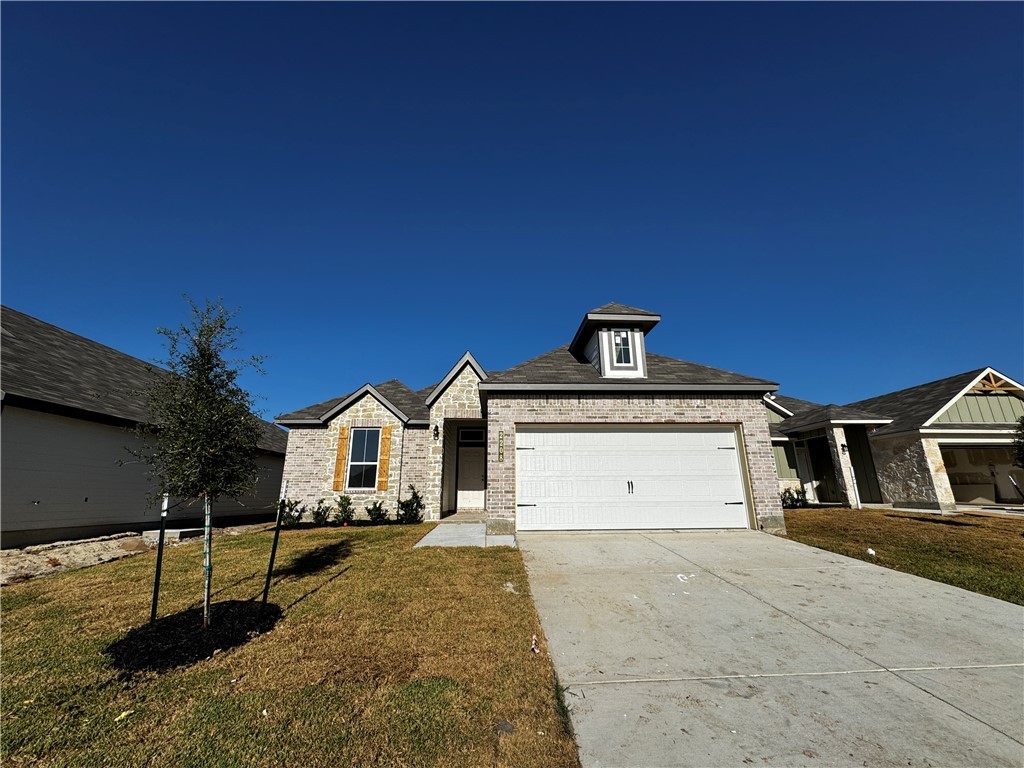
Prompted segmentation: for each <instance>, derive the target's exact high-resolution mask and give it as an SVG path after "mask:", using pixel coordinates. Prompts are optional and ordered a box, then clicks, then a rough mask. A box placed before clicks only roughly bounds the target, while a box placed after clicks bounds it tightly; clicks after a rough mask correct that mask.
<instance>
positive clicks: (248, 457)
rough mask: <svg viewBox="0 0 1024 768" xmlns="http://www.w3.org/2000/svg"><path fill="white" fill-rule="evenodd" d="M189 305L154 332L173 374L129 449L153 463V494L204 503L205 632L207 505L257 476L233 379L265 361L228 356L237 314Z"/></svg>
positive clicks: (243, 401)
mask: <svg viewBox="0 0 1024 768" xmlns="http://www.w3.org/2000/svg"><path fill="white" fill-rule="evenodd" d="M187 300H188V303H189V305H190V307H191V309H192V317H191V319H190V321H189V322H188V323H187V324H183V325H181V326H180V327H179V328H178V329H176V330H174V329H168V328H160V329H158V332H159V333H160V334H161V335H163V336H165V337H166V342H165V346H166V359H165V360H162V361H161V364H162V365H163V367H165V368H166V369H167V370H168V371H169V372H170V374H169V375H166V376H161V377H159V378H158V380H157V381H156V383H155V384H153V385H152V386H151V387H150V388H149V389H148V390H146V392H145V395H146V398H147V401H148V405H149V416H150V418H149V421H148V422H147V423H146V424H143V425H141V426H140V427H139V428H138V429H137V430H136V431H137V434H139V435H140V436H141V437H142V438H143V442H142V446H141V447H140V448H138V449H131V448H130V449H129V452H130V453H132V454H133V455H134V456H135V457H136V458H137V459H138V460H140V461H142V462H143V463H145V464H148V465H149V466H150V471H151V474H152V476H153V477H154V478H155V479H156V481H157V486H158V487H157V489H156V495H157V496H161V495H163V494H167V495H170V496H174V497H178V498H180V499H184V500H189V501H192V500H199V499H202V501H203V522H204V527H205V541H204V549H203V571H204V581H205V583H204V598H203V626H204V627H205V626H209V624H210V584H211V579H212V575H213V560H212V553H211V545H212V520H211V512H210V507H211V505H212V504H213V502H215V501H216V500H217V499H218V498H219V497H221V496H229V497H231V498H235V499H237V498H238V497H240V496H243V495H245V494H246V493H248V492H249V491H251V490H252V488H253V486H254V485H255V484H256V480H257V477H258V468H257V463H256V455H257V441H258V440H259V436H260V425H259V422H258V420H257V418H256V417H255V416H254V415H253V399H252V397H251V396H250V395H249V393H247V392H246V391H245V390H244V389H242V387H241V386H239V384H238V377H239V374H240V373H241V372H242V371H243V370H245V369H246V368H253V369H255V370H257V371H260V372H261V373H262V368H261V362H262V358H259V357H250V358H246V359H242V360H230V359H226V358H225V355H228V354H230V353H232V352H234V351H235V350H236V349H237V347H236V343H237V340H238V336H239V330H238V329H237V328H236V327H235V326H233V325H232V324H231V321H232V319H233V318H234V315H235V312H234V311H229V310H227V309H225V308H224V306H223V305H222V304H221V303H220V302H216V303H214V302H210V301H209V300H207V302H206V303H205V305H204V306H198V305H197V304H196V303H195V302H194V301H192V300H191V299H187Z"/></svg>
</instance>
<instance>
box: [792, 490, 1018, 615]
mask: <svg viewBox="0 0 1024 768" xmlns="http://www.w3.org/2000/svg"><path fill="white" fill-rule="evenodd" d="M786 531H787V535H788V537H789V538H791V539H794V540H796V541H800V542H803V543H804V544H810V545H811V546H813V547H820V548H821V549H827V550H829V551H830V552H837V553H839V554H841V555H847V556H849V557H856V558H858V559H860V560H866V561H868V562H870V563H877V564H878V565H884V566H886V567H887V568H894V569H895V570H897V571H905V572H906V573H912V574H914V575H916V576H923V577H924V578H926V579H932V580H933V581H941V582H944V583H946V584H952V585H953V586H955V587H961V588H962V589H968V590H970V591H972V592H980V593H981V594H983V595H991V596H992V597H997V598H999V599H1000V600H1007V601H1009V602H1011V603H1017V604H1019V605H1024V518H1009V517H1001V516H995V515H980V514H959V515H937V514H929V513H927V512H916V513H915V512H895V511H892V510H880V509H862V510H855V509H787V510H786ZM869 548H870V549H873V550H874V551H875V554H874V555H870V554H868V549H869Z"/></svg>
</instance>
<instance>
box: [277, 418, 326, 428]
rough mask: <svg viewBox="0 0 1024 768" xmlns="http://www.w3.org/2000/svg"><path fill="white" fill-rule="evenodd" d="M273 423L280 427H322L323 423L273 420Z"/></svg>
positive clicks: (314, 420) (316, 420) (318, 421)
mask: <svg viewBox="0 0 1024 768" xmlns="http://www.w3.org/2000/svg"><path fill="white" fill-rule="evenodd" d="M274 423H275V424H277V425H279V426H282V427H292V426H295V427H304V426H316V427H322V426H323V425H324V423H323V422H322V421H320V419H274Z"/></svg>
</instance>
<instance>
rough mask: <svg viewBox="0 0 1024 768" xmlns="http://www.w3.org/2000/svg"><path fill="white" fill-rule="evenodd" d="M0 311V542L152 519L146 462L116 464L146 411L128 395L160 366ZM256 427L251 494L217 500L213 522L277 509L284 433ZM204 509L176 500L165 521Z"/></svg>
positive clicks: (20, 542)
mask: <svg viewBox="0 0 1024 768" xmlns="http://www.w3.org/2000/svg"><path fill="white" fill-rule="evenodd" d="M0 312H2V314H0V334H2V339H0V341H2V343H0V349H2V371H0V375H2V377H3V379H2V387H3V392H2V413H3V416H2V456H0V465H2V478H0V545H2V546H3V547H18V546H25V545H27V544H38V543H44V542H48V541H56V540H59V539H74V538H82V537H86V536H95V535H99V534H105V533H113V532H117V531H125V530H140V529H145V528H153V527H155V526H158V525H159V522H160V510H159V507H154V506H152V505H151V504H150V503H149V498H148V497H149V494H150V493H151V492H152V482H151V480H150V479H149V477H148V476H147V469H146V467H144V466H142V465H140V464H132V463H129V464H125V465H124V466H119V461H130V460H131V456H130V455H129V454H128V452H127V451H126V450H125V447H126V446H128V445H137V444H138V438H136V437H134V436H133V435H131V434H130V433H129V432H127V431H126V430H125V428H126V427H131V426H134V425H137V424H138V423H140V422H142V421H144V420H145V419H146V418H147V411H146V406H145V403H144V399H143V398H142V397H140V396H139V395H137V394H135V392H138V391H140V390H143V389H145V388H146V387H147V386H149V385H150V384H151V383H152V382H153V381H154V378H155V377H158V376H163V375H167V374H166V372H165V371H163V370H161V369H156V368H154V367H153V366H150V365H148V364H146V363H145V362H143V361H142V360H139V359H137V358H134V357H131V356H129V355H126V354H124V353H122V352H118V351H117V350H114V349H111V348H110V347H106V346H104V345H102V344H98V343H97V342H95V341H90V340H89V339H86V338H83V337H81V336H77V335H75V334H73V333H71V332H69V331H65V330H63V329H61V328H58V327H56V326H54V325H50V324H49V323H44V322H43V321H41V320H37V319H35V318H33V317H29V316H28V315H26V314H23V313H21V312H17V311H15V310H13V309H10V308H8V307H2V310H0ZM261 425H262V430H263V435H262V438H261V440H260V449H261V455H260V457H259V460H258V461H259V466H260V479H259V482H258V484H257V487H256V490H255V493H254V494H253V495H252V496H251V497H248V498H244V499H242V500H241V501H240V502H235V501H233V500H231V499H221V500H220V501H218V502H217V503H216V504H215V505H214V507H213V511H214V520H215V521H217V520H222V519H224V518H226V517H230V518H233V519H240V518H241V517H242V516H244V517H245V518H249V517H251V516H254V515H263V516H267V515H270V514H272V513H273V512H274V509H275V505H276V501H277V498H278V492H279V489H280V485H281V471H282V468H283V465H284V452H285V446H286V441H287V433H286V432H285V431H284V430H282V429H280V428H279V427H275V426H274V425H273V424H270V423H268V422H265V421H261ZM201 515H202V510H201V506H199V505H192V506H185V505H179V506H175V507H174V508H173V509H172V510H171V511H170V513H169V514H168V519H169V520H173V521H174V522H175V523H176V524H178V525H180V524H181V523H183V522H185V521H189V522H191V521H193V520H196V519H198V517H200V516H201Z"/></svg>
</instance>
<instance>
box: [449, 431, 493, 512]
mask: <svg viewBox="0 0 1024 768" xmlns="http://www.w3.org/2000/svg"><path fill="white" fill-rule="evenodd" d="M485 450H486V449H485V448H484V447H483V446H479V447H477V446H472V447H470V446H465V445H464V446H462V447H460V448H459V470H458V480H457V490H456V501H455V506H456V509H483V508H484V488H485V487H486V484H485V482H484V466H485V456H484V453H485Z"/></svg>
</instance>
